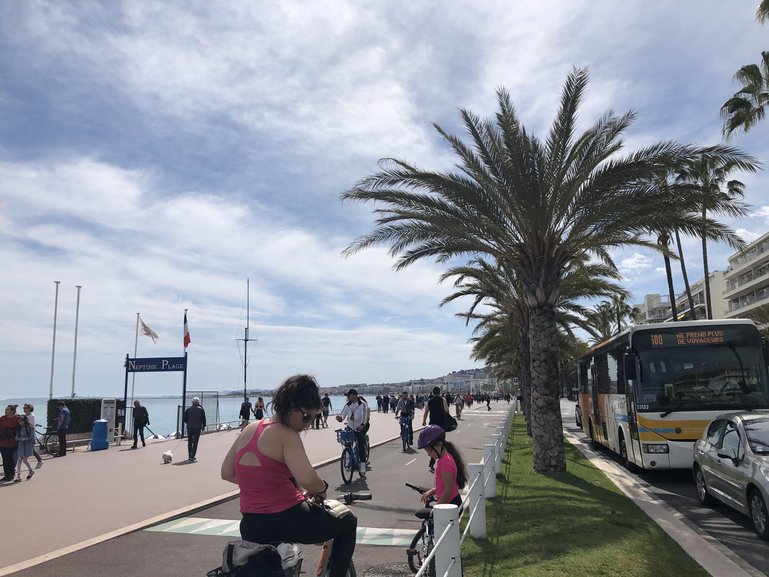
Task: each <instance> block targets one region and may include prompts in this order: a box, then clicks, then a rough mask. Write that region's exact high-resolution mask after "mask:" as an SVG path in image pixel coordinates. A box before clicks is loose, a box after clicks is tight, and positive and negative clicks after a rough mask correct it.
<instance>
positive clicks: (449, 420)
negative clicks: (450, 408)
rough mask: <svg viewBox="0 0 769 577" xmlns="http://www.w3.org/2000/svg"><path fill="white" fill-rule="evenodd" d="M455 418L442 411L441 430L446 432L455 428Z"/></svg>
mask: <svg viewBox="0 0 769 577" xmlns="http://www.w3.org/2000/svg"><path fill="white" fill-rule="evenodd" d="M457 425H458V423H457V420H456V419H455V418H454V417H452V416H451V415H449V414H448V413H443V430H444V431H446V432H447V433H450V432H451V431H453V430H454V429H456V428H457Z"/></svg>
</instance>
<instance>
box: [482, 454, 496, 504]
mask: <svg viewBox="0 0 769 577" xmlns="http://www.w3.org/2000/svg"><path fill="white" fill-rule="evenodd" d="M483 485H484V493H485V494H486V498H487V499H491V498H492V497H496V496H497V478H496V476H495V475H494V445H492V444H486V445H483Z"/></svg>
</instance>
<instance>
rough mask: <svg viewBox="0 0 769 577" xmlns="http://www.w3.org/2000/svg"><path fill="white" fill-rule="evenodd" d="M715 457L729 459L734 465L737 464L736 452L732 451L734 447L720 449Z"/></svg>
mask: <svg viewBox="0 0 769 577" xmlns="http://www.w3.org/2000/svg"><path fill="white" fill-rule="evenodd" d="M717 455H718V456H719V457H721V458H722V459H731V460H732V461H734V462H735V464H736V463H737V451H735V450H734V447H722V448H721V449H719V451H718V453H717Z"/></svg>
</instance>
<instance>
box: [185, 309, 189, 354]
mask: <svg viewBox="0 0 769 577" xmlns="http://www.w3.org/2000/svg"><path fill="white" fill-rule="evenodd" d="M188 346H190V328H189V327H188V326H187V311H184V348H185V349H186V348H187V347H188Z"/></svg>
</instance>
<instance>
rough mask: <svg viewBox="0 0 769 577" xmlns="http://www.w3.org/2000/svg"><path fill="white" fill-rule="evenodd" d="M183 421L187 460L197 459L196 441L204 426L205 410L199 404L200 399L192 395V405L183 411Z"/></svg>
mask: <svg viewBox="0 0 769 577" xmlns="http://www.w3.org/2000/svg"><path fill="white" fill-rule="evenodd" d="M184 422H185V423H186V425H187V455H188V457H189V458H188V459H187V460H188V461H189V462H190V463H194V462H196V461H197V457H196V456H195V455H197V453H198V441H199V440H200V432H201V431H202V430H203V429H205V428H206V411H205V410H204V409H203V407H201V406H200V399H199V398H198V397H192V406H191V407H188V408H187V409H186V410H185V411H184Z"/></svg>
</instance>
